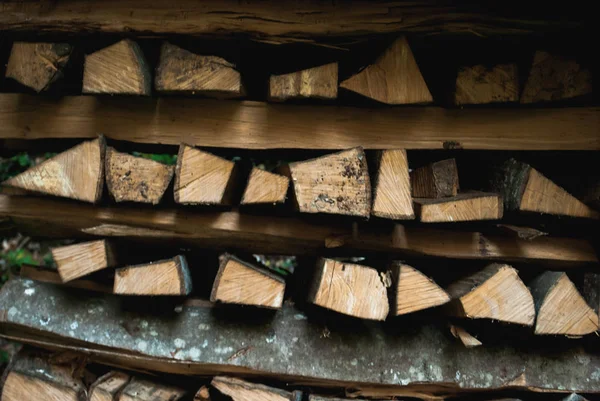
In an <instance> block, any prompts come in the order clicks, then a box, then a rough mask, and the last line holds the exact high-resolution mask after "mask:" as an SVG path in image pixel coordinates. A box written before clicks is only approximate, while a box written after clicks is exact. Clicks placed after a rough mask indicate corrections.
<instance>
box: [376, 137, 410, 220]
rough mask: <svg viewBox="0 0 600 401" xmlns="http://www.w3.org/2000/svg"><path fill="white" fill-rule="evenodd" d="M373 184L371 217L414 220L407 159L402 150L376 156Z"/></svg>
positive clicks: (384, 152)
mask: <svg viewBox="0 0 600 401" xmlns="http://www.w3.org/2000/svg"><path fill="white" fill-rule="evenodd" d="M376 164H377V171H376V173H375V181H374V184H373V210H372V212H371V213H372V214H373V216H377V217H382V218H387V219H393V220H411V219H414V217H415V215H414V210H413V204H412V198H411V186H410V176H409V170H408V159H407V157H406V151H405V150H403V149H395V150H384V151H382V152H381V153H380V154H379V155H378V160H377V163H376Z"/></svg>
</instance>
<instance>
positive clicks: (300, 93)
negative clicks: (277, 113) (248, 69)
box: [269, 63, 338, 101]
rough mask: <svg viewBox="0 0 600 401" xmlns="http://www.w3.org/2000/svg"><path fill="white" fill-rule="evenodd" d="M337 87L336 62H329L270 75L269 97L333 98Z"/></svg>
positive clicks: (278, 98) (274, 99) (276, 99)
mask: <svg viewBox="0 0 600 401" xmlns="http://www.w3.org/2000/svg"><path fill="white" fill-rule="evenodd" d="M337 88H338V64H337V63H330V64H325V65H321V66H318V67H313V68H309V69H306V70H302V71H296V72H292V73H289V74H282V75H271V78H270V79H269V99H270V100H273V101H284V100H287V99H303V98H317V99H335V98H337Z"/></svg>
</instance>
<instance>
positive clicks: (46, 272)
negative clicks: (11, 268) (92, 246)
mask: <svg viewBox="0 0 600 401" xmlns="http://www.w3.org/2000/svg"><path fill="white" fill-rule="evenodd" d="M19 276H20V277H22V278H26V279H30V280H35V281H41V282H43V283H52V284H61V285H65V286H67V287H71V288H79V289H82V290H87V291H96V292H104V293H107V294H112V292H113V289H112V286H107V285H104V284H102V283H99V282H97V281H92V280H85V279H80V280H73V281H68V282H66V283H63V281H62V279H61V278H60V275H59V274H58V272H57V271H54V270H50V269H47V268H42V267H38V266H31V265H23V266H21V270H20V271H19Z"/></svg>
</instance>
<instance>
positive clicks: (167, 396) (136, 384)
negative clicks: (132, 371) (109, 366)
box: [116, 378, 186, 401]
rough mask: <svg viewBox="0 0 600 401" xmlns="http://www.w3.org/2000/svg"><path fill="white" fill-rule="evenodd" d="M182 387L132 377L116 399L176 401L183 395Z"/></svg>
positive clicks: (128, 400) (129, 400) (122, 400)
mask: <svg viewBox="0 0 600 401" xmlns="http://www.w3.org/2000/svg"><path fill="white" fill-rule="evenodd" d="M185 394H186V392H185V390H183V389H180V388H177V387H172V386H166V385H163V384H158V383H154V382H150V381H147V380H140V379H135V378H134V379H132V380H131V381H130V382H129V384H127V385H126V386H125V388H124V389H123V391H122V392H121V393H120V394H119V395H118V397H117V400H116V401H177V400H179V399H181V398H183V397H184V396H185Z"/></svg>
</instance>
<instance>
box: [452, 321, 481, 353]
mask: <svg viewBox="0 0 600 401" xmlns="http://www.w3.org/2000/svg"><path fill="white" fill-rule="evenodd" d="M450 332H451V333H452V335H453V336H454V337H455V338H458V339H459V340H460V342H461V343H463V345H464V346H465V347H467V348H474V347H479V346H480V345H482V343H481V341H479V340H478V339H477V338H475V337H473V336H472V335H471V333H469V332H468V331H466V330H465V329H463V328H462V327H460V326H456V325H454V324H451V325H450Z"/></svg>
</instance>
